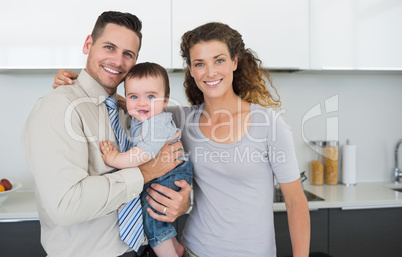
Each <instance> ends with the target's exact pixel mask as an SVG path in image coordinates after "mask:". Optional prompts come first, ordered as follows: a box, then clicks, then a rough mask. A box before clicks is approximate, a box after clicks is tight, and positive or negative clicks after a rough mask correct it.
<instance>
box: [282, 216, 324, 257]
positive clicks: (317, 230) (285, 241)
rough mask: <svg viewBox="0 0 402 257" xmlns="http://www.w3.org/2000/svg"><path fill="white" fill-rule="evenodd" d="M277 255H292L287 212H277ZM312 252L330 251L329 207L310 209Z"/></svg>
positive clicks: (283, 256)
mask: <svg viewBox="0 0 402 257" xmlns="http://www.w3.org/2000/svg"><path fill="white" fill-rule="evenodd" d="M274 220H275V239H276V251H277V253H276V254H277V257H286V256H292V243H291V241H290V234H289V225H288V219H287V212H275V213H274ZM310 220H311V240H310V252H311V253H328V209H323V210H314V211H310Z"/></svg>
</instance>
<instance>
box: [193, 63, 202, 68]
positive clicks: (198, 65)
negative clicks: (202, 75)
mask: <svg viewBox="0 0 402 257" xmlns="http://www.w3.org/2000/svg"><path fill="white" fill-rule="evenodd" d="M194 66H195V67H201V66H202V63H196V64H194Z"/></svg>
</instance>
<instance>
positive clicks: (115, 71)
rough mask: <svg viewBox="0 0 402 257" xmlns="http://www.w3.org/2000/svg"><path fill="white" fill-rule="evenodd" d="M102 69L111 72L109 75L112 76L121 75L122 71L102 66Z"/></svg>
mask: <svg viewBox="0 0 402 257" xmlns="http://www.w3.org/2000/svg"><path fill="white" fill-rule="evenodd" d="M102 68H103V69H104V70H105V71H107V72H109V73H112V74H115V75H118V74H120V73H121V72H120V71H117V70H114V69H112V68H109V67H105V66H102Z"/></svg>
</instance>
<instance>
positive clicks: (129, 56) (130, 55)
mask: <svg viewBox="0 0 402 257" xmlns="http://www.w3.org/2000/svg"><path fill="white" fill-rule="evenodd" d="M124 55H125V56H127V57H128V58H133V55H132V54H131V53H124Z"/></svg>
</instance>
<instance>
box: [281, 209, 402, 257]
mask: <svg viewBox="0 0 402 257" xmlns="http://www.w3.org/2000/svg"><path fill="white" fill-rule="evenodd" d="M274 217H275V236H276V245H277V256H278V257H286V256H292V245H291V241H290V235H289V227H288V223H287V214H286V212H275V216H274ZM401 217H402V208H380V209H351V210H347V209H340V208H335V209H320V210H316V211H310V219H311V242H310V253H323V254H328V255H329V256H333V257H355V256H365V257H378V256H387V257H394V256H395V257H397V256H401V249H400V236H401V233H402V232H401V231H402V222H401V221H400V219H401Z"/></svg>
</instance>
